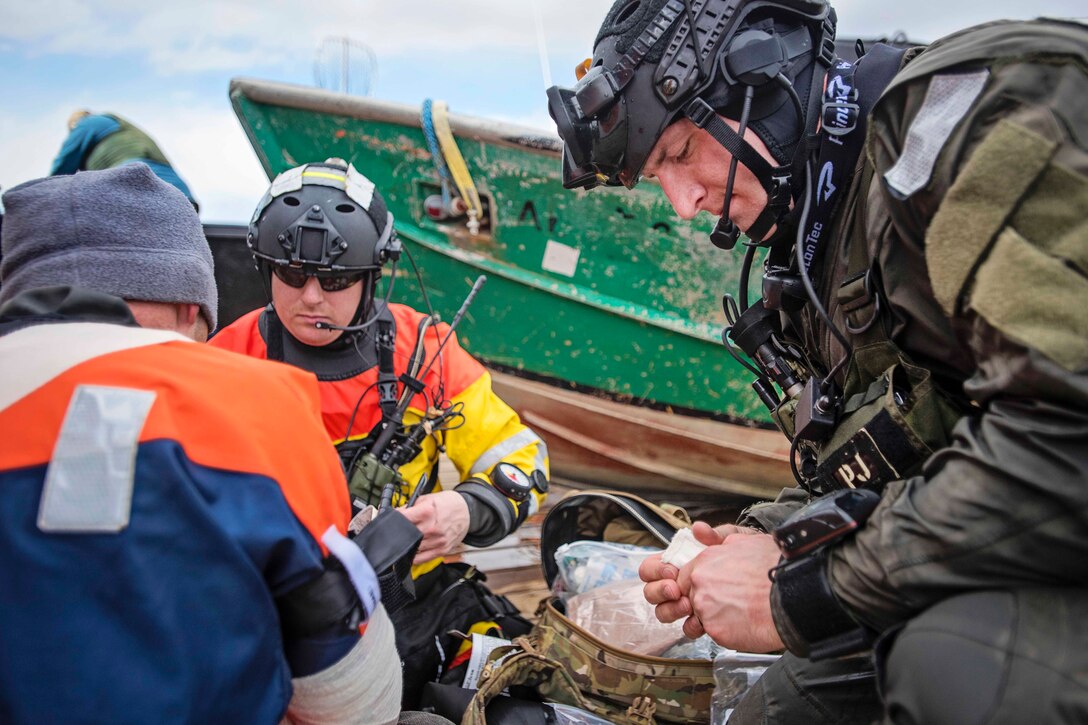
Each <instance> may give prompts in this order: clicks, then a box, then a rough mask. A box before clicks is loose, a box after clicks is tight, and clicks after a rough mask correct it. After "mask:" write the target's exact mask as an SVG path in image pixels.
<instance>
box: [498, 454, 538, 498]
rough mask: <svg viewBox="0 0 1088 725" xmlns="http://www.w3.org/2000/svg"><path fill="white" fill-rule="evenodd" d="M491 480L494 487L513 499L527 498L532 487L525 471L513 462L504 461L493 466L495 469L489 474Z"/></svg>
mask: <svg viewBox="0 0 1088 725" xmlns="http://www.w3.org/2000/svg"><path fill="white" fill-rule="evenodd" d="M491 480H492V482H493V483H494V484H495V488H497V489H499V490H500V491H502V492H503V493H504V494H506V495H507V496H509V497H510V498H512V499H514V500H515V501H524V500H525V499H527V498H528V497H529V491H530V490H531V489H532V487H533V483H532V481H530V480H529V477H528V476H527V475H525V472H524V471H522V470H521V469H520V468H518V467H517V466H515V465H514V464H513V463H505V462H504V463H500V464H499V465H497V466H495V471H494V473H492V475H491Z"/></svg>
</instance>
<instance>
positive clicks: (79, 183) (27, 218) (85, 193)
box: [0, 164, 217, 337]
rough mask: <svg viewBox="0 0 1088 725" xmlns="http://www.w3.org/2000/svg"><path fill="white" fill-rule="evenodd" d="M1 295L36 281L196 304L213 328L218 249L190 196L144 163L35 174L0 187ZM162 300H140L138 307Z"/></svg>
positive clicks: (2, 298)
mask: <svg viewBox="0 0 1088 725" xmlns="http://www.w3.org/2000/svg"><path fill="white" fill-rule="evenodd" d="M4 206H5V208H6V210H7V213H6V218H5V220H4V229H3V253H2V255H0V259H2V262H0V304H4V303H6V302H8V301H9V300H11V299H13V298H14V297H16V296H17V295H20V294H22V293H23V292H26V291H28V290H32V289H35V288H39V287H55V286H60V285H64V286H71V287H78V288H83V289H90V290H94V291H96V292H100V293H104V294H108V295H112V296H114V297H120V298H121V299H124V300H130V301H138V302H147V303H163V304H165V305H195V306H198V307H199V312H200V314H201V315H202V317H203V322H202V323H198V324H199V325H200V326H201V327H206V328H207V329H206V330H204V333H203V336H204V337H206V336H207V332H208V330H212V329H215V324H216V308H217V297H216V288H215V275H214V273H213V270H212V254H211V250H210V249H209V248H208V242H207V240H205V238H204V232H203V230H202V229H201V226H200V220H199V219H198V217H197V215H196V212H195V211H194V210H193V207H192V205H191V204H190V203H189V201H188V200H187V199H186V198H185V196H184V195H183V194H182V193H181V192H179V191H178V190H177V189H175V188H174V187H172V186H170V185H169V184H166V183H164V182H163V181H161V180H160V179H159V178H158V177H157V176H155V174H154V173H153V172H152V171H151V170H150V169H149V168H147V167H146V166H143V165H141V164H129V165H126V166H121V167H118V168H115V169H108V170H106V171H90V172H82V173H80V174H76V175H73V176H57V177H50V178H45V179H37V180H35V181H29V182H27V183H25V184H21V185H20V186H17V187H15V188H13V189H11V190H10V191H8V192H7V193H6V194H4ZM147 311H152V312H154V314H156V319H159V318H161V313H162V308H161V306H153V307H150V308H149V307H148V306H146V305H140V306H138V309H134V310H133V313H134V314H135V315H137V320H138V321H140V322H141V324H143V321H142V320H140V315H141V313H142V312H147Z"/></svg>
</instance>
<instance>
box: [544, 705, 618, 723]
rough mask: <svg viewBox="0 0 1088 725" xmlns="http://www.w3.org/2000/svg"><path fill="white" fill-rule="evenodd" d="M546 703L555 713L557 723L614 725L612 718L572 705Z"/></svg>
mask: <svg viewBox="0 0 1088 725" xmlns="http://www.w3.org/2000/svg"><path fill="white" fill-rule="evenodd" d="M546 704H547V706H548V707H550V708H551V709H552V712H553V713H554V714H555V722H556V723H557V725H612V722H611V721H610V720H605V719H604V718H602V717H599V716H597V715H594V714H593V713H591V712H587V711H585V710H582V709H580V708H577V707H572V706H571V705H560V704H559V703H556V702H549V703H546Z"/></svg>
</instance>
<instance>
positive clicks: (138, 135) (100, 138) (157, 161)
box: [49, 110, 196, 206]
mask: <svg viewBox="0 0 1088 725" xmlns="http://www.w3.org/2000/svg"><path fill="white" fill-rule="evenodd" d="M135 162H139V163H143V164H146V165H147V166H149V167H150V168H151V170H152V171H154V172H155V175H156V176H158V177H159V178H160V179H162V180H163V181H165V182H166V183H168V184H170V185H171V186H173V187H175V188H176V189H177V190H178V191H180V192H181V193H182V194H185V196H186V197H188V198H189V201H191V202H193V205H194V206H196V200H195V199H194V198H193V193H192V192H191V191H190V190H189V186H188V184H186V183H185V182H184V181H183V180H182V178H181V177H180V176H179V175H178V173H177V172H176V171H175V170H174V167H173V166H171V165H170V161H169V160H168V159H167V158H166V155H165V154H164V153H163V152H162V149H160V148H159V145H158V144H156V143H155V141H154V139H152V138H151V137H150V136H148V135H147V133H146V132H145V131H143V130H142V129H140V128H138V127H137V126H135V125H134V124H132V123H130V122H129V121H126V120H125V119H123V118H121V117H120V116H118V115H116V114H113V113H91V112H90V111H86V110H78V111H75V112H74V113H73V114H72V115H71V117H70V118H69V119H68V136H67V137H66V138H65V139H64V144H63V145H62V146H61V148H60V151H58V152H57V157H56V158H55V159H53V165H52V166H51V167H50V169H49V175H50V176H56V175H58V174H74V173H76V172H77V171H101V170H102V169H111V168H113V167H115V166H121V165H122V164H131V163H135Z"/></svg>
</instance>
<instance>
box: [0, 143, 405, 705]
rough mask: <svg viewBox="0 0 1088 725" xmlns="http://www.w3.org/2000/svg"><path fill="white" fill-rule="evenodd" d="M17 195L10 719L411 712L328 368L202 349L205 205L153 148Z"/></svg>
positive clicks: (8, 547) (5, 580) (1, 323)
mask: <svg viewBox="0 0 1088 725" xmlns="http://www.w3.org/2000/svg"><path fill="white" fill-rule="evenodd" d="M4 204H5V206H6V209H7V215H6V218H5V220H4V227H3V232H2V248H3V261H2V263H0V303H2V304H0V431H2V432H3V435H0V551H3V552H4V555H3V556H2V557H0V611H3V612H4V617H5V622H4V646H3V647H0V721H2V722H5V723H31V722H46V721H47V722H61V721H67V720H72V719H80V718H84V717H87V715H86V713H87V712H88V710H87V708H88V706H89V705H91V704H92V703H93V708H94V709H93V712H94V715H93V717H94V718H95V719H96V720H100V721H102V722H157V721H163V720H170V721H172V722H194V723H195V722H252V723H269V724H273V723H279V722H281V721H284V720H285V721H288V722H299V723H302V722H353V723H355V722H358V723H364V722H365V723H391V722H396V720H397V718H398V710H399V707H400V701H401V676H400V667H399V664H400V661H399V657H398V656H397V652H396V647H395V642H394V637H393V629H392V624H391V623H390V621H389V618H388V615H387V614H386V613H385V609H384V607H383V606H382V604H381V602H380V589H379V586H378V581H377V576H376V575H375V573H374V569H373V568H372V567H371V565H370V563H369V561H368V560H367V558H366V555H365V553H364V552H363V551H362V549H361V548H360V547H359V546H357V545H356V543H355V542H353V541H351V540H349V539H347V538H346V536H345V534H344V527H345V525H346V524H347V521H348V519H349V518H350V511H351V509H350V504H349V502H348V495H347V488H346V486H345V485H344V479H343V474H342V473H341V470H340V464H339V461H338V459H337V456H336V454H335V452H334V451H333V449H332V448H331V447H330V446H329V445H328V440H327V438H326V434H325V429H324V426H323V424H322V421H321V417H320V413H319V410H320V401H319V393H318V388H317V381H316V380H315V379H314V377H313V376H312V375H310V374H308V373H305V372H303V371H301V370H299V369H297V368H294V367H290V366H286V365H278V364H276V363H269V362H266V361H261V360H255V359H252V358H248V357H245V356H242V355H236V354H234V353H231V352H227V351H224V350H218V349H215V348H212V347H211V346H208V345H200V344H193V341H194V340H203V339H205V338H206V337H207V333H208V330H209V328H213V327H214V326H215V324H216V289H215V281H214V277H213V274H212V258H211V253H210V251H209V249H208V243H207V241H206V240H205V238H204V236H203V234H202V232H201V228H200V225H199V222H198V221H197V217H196V213H195V212H194V211H193V208H192V206H191V205H190V204H189V202H188V200H186V199H185V197H184V196H183V195H182V194H181V193H180V192H179V191H177V190H176V189H174V188H173V187H171V186H169V185H167V184H165V183H164V182H162V181H160V180H159V179H158V178H157V177H156V176H155V175H154V174H153V173H152V172H151V171H150V170H149V169H148V168H147V167H145V166H143V165H140V164H134V165H129V166H123V167H120V168H116V169H111V170H106V171H92V172H84V173H79V174H76V175H74V176H65V177H56V178H50V179H41V180H38V181H32V182H29V183H27V184H23V185H21V186H18V187H16V188H14V189H11V190H10V191H8V192H7V193H6V194H5V195H4ZM43 672H48V673H50V676H49V677H42V676H41V673H43ZM58 684H61V685H62V686H59V687H58Z"/></svg>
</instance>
